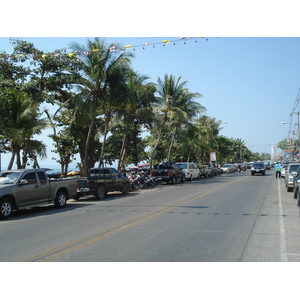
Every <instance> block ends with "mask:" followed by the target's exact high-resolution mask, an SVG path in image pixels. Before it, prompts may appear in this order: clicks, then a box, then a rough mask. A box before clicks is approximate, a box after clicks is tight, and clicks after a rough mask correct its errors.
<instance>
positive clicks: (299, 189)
mask: <svg viewBox="0 0 300 300" xmlns="http://www.w3.org/2000/svg"><path fill="white" fill-rule="evenodd" d="M293 193H294V199H298V201H297V205H298V206H299V207H300V168H298V170H297V174H296V175H295V177H294V182H293Z"/></svg>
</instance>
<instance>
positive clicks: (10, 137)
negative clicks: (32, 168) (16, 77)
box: [0, 89, 48, 170]
mask: <svg viewBox="0 0 300 300" xmlns="http://www.w3.org/2000/svg"><path fill="white" fill-rule="evenodd" d="M40 115H41V114H40V112H39V103H37V102H36V101H34V100H33V99H32V98H31V97H30V96H29V95H27V94H26V93H25V92H23V91H19V90H15V89H12V90H9V91H8V92H7V93H6V94H5V96H4V97H3V100H2V105H1V107H0V116H1V119H2V120H1V123H2V124H5V127H2V129H1V135H3V136H5V137H6V139H7V142H8V146H7V147H6V150H9V151H10V152H12V157H11V160H10V162H9V165H8V170H10V169H11V168H12V165H13V163H14V160H15V158H16V159H17V167H18V168H22V167H23V168H24V167H25V166H26V163H27V159H28V157H30V158H34V162H35V165H37V160H36V153H37V154H39V155H40V156H41V157H46V152H45V145H44V143H43V142H41V141H37V140H34V139H33V136H34V135H37V134H41V132H42V129H44V128H46V127H47V125H48V124H47V121H46V120H45V119H41V118H40ZM22 150H23V162H22V161H21V153H20V152H21V151H22Z"/></svg>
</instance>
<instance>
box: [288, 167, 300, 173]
mask: <svg viewBox="0 0 300 300" xmlns="http://www.w3.org/2000/svg"><path fill="white" fill-rule="evenodd" d="M299 167H300V166H299V165H291V166H290V172H297V170H298V168H299Z"/></svg>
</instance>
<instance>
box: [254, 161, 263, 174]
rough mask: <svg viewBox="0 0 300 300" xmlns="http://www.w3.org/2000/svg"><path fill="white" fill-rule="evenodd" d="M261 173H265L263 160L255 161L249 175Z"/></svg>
mask: <svg viewBox="0 0 300 300" xmlns="http://www.w3.org/2000/svg"><path fill="white" fill-rule="evenodd" d="M255 174H262V175H266V167H265V164H264V163H263V162H255V163H253V165H252V168H251V175H255Z"/></svg>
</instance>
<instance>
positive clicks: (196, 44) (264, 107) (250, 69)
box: [0, 36, 300, 168]
mask: <svg viewBox="0 0 300 300" xmlns="http://www.w3.org/2000/svg"><path fill="white" fill-rule="evenodd" d="M21 38H22V39H24V40H27V41H30V42H33V43H34V44H35V46H36V47H38V48H39V49H41V50H43V51H45V52H47V51H53V50H55V49H59V48H69V46H70V45H71V43H72V42H79V43H80V44H83V45H86V42H87V39H88V37H84V38H76V37H68V38H63V37H43V38H42V37H41V38H37V37H35V38H32V37H21ZM89 38H90V39H93V38H94V37H89ZM180 38H181V37H174V36H173V37H120V38H119V37H112V38H110V37H105V40H106V42H107V43H110V42H117V43H120V44H121V45H123V46H125V45H128V44H130V45H143V44H144V43H147V42H148V43H150V45H149V46H145V47H144V48H143V47H136V48H131V49H130V50H126V51H131V52H132V53H133V54H134V56H135V58H134V59H132V67H133V68H134V69H135V70H137V71H138V72H139V73H140V74H144V75H147V76H149V77H150V78H151V81H153V82H157V78H158V77H161V78H162V77H163V76H164V75H165V74H169V75H171V74H172V75H175V76H176V77H179V76H181V78H182V80H184V81H187V87H188V88H189V89H190V91H191V92H199V93H201V94H202V95H203V97H202V98H200V99H199V100H198V101H199V102H200V103H201V104H202V105H203V106H204V107H205V108H206V110H207V111H206V114H207V115H208V116H210V117H213V118H216V120H221V121H223V122H227V123H226V124H225V123H224V124H223V125H222V126H223V129H222V130H221V132H220V134H222V135H225V136H227V137H229V138H230V137H232V138H242V139H243V140H245V142H246V145H247V146H248V147H249V149H250V150H251V151H254V152H268V153H269V152H270V151H271V145H275V144H277V143H278V142H279V141H281V140H282V139H284V138H286V137H287V135H288V131H289V125H283V124H282V123H281V122H282V121H286V122H289V121H290V112H291V110H292V108H293V106H294V103H295V100H296V97H297V94H298V90H299V88H300V80H299V70H300V56H299V53H300V38H297V37H266V38H265V37H257V38H255V37H219V38H217V37H206V38H204V39H200V38H192V39H191V38H188V37H187V38H186V39H185V40H183V41H179V39H180ZM162 40H175V41H176V42H175V45H174V44H173V43H169V44H164V43H159V44H156V45H155V47H153V45H152V44H151V43H157V42H160V41H162ZM133 49H134V50H133ZM0 51H5V52H7V53H10V51H12V46H11V45H10V44H9V38H8V37H2V38H0ZM70 52H71V50H70ZM297 111H298V110H297ZM293 123H296V115H295V116H294V120H293ZM48 134H49V133H48ZM40 139H42V140H44V142H45V143H46V144H47V145H48V147H49V149H48V159H47V160H44V161H41V164H42V165H43V166H53V165H56V163H55V162H54V161H52V160H51V158H52V156H53V154H52V153H51V152H50V150H51V148H53V147H52V141H51V140H50V139H49V138H48V137H47V133H45V134H44V135H43V136H40ZM9 157H10V156H8V155H3V154H2V166H3V168H4V167H5V166H7V164H8V159H9Z"/></svg>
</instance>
